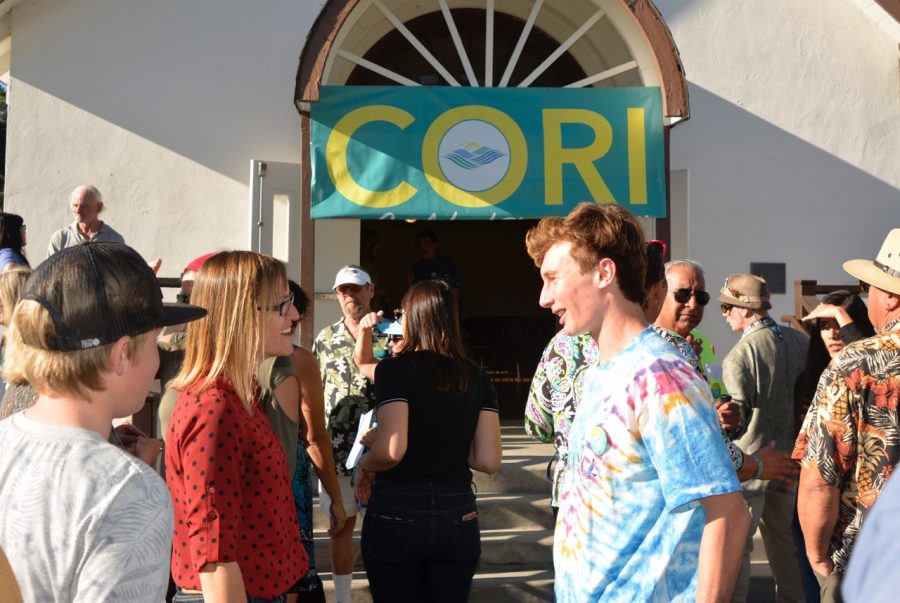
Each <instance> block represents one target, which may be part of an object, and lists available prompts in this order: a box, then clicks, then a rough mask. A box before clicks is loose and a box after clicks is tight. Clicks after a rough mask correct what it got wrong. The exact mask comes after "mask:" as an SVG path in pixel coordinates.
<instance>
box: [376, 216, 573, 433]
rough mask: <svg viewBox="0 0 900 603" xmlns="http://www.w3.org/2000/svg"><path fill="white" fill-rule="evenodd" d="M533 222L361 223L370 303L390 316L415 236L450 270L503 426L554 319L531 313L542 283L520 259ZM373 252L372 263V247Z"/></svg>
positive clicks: (520, 401) (513, 413) (521, 398)
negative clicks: (427, 234)
mask: <svg viewBox="0 0 900 603" xmlns="http://www.w3.org/2000/svg"><path fill="white" fill-rule="evenodd" d="M535 223H536V221H535V220H500V221H465V222H453V221H421V220H419V221H416V222H413V223H409V222H406V221H403V220H397V221H377V220H365V221H363V222H362V224H361V235H360V237H361V241H360V254H361V260H362V261H363V262H364V263H371V266H373V267H374V271H375V272H376V274H375V275H374V278H375V279H376V302H377V303H378V304H379V306H380V307H379V309H382V310H384V311H385V315H386V316H389V315H390V313H391V311H392V310H393V309H394V308H397V307H399V305H400V300H401V299H402V297H403V294H404V292H405V291H406V288H407V275H408V274H409V272H410V271H411V269H412V266H413V264H414V263H415V262H416V261H417V260H418V259H419V258H420V252H419V247H418V244H417V240H416V239H417V234H418V233H419V232H421V231H422V230H426V229H427V230H431V231H433V232H434V233H435V234H436V235H437V237H438V246H439V247H438V249H439V253H440V254H441V255H444V256H446V257H448V258H450V259H451V260H452V261H453V263H454V264H455V265H456V269H457V271H458V273H459V280H460V320H461V323H462V329H463V337H464V339H465V341H466V345H467V350H468V352H469V354H470V355H471V358H472V360H474V361H475V362H476V363H478V364H479V365H480V366H482V367H483V368H484V369H485V370H486V371H487V372H488V374H489V375H490V376H491V379H492V380H493V382H494V387H495V388H496V390H497V396H498V399H499V403H500V416H501V418H503V419H518V418H521V417H522V416H523V413H524V408H525V401H526V396H527V394H528V386H529V384H530V383H531V377H532V376H533V375H534V370H535V368H536V367H537V364H538V361H539V360H540V356H541V352H542V351H543V349H544V346H546V344H547V342H548V341H549V340H550V338H551V337H553V334H554V333H555V332H556V324H557V322H556V319H555V318H554V317H553V316H552V315H551V314H550V312H549V311H547V310H545V309H544V308H541V307H540V306H539V305H538V297H539V295H540V291H541V279H540V276H539V274H538V271H537V268H535V266H534V263H533V262H532V261H531V258H529V257H528V254H527V252H526V251H525V233H526V232H527V231H528V229H529V228H531V227H532V226H533V225H534V224H535ZM376 241H377V251H376V253H375V254H374V256H372V249H373V243H374V242H376Z"/></svg>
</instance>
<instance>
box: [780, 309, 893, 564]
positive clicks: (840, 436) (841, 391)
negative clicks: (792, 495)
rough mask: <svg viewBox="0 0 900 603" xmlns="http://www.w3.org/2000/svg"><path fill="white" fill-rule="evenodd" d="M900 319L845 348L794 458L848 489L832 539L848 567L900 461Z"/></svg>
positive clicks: (835, 557)
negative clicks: (864, 525)
mask: <svg viewBox="0 0 900 603" xmlns="http://www.w3.org/2000/svg"><path fill="white" fill-rule="evenodd" d="M898 404H900V320H898V321H894V322H891V323H889V324H888V325H886V326H885V329H884V330H883V331H882V332H881V333H879V334H877V335H875V336H874V337H869V338H868V339H862V340H860V341H857V342H854V343H852V344H850V345H848V346H847V347H845V348H844V349H843V350H842V351H841V353H840V354H839V355H838V356H837V357H836V358H835V359H833V360H832V361H831V364H829V365H828V368H826V369H825V371H824V372H823V373H822V377H821V378H820V379H819V385H818V387H817V388H816V396H815V398H814V399H813V403H812V405H810V407H809V410H808V411H807V413H806V418H805V419H804V421H803V427H802V428H801V430H800V435H799V436H797V442H796V445H795V447H794V453H793V457H794V458H795V459H800V461H801V463H802V464H803V466H804V468H806V469H809V470H812V471H815V472H817V473H818V474H820V475H821V476H822V479H823V480H825V481H826V482H827V483H829V484H831V485H833V486H836V487H837V488H839V489H840V491H841V497H840V504H839V507H838V520H837V524H836V525H835V527H834V533H833V534H832V537H831V547H830V550H831V559H832V561H833V562H834V567H835V571H837V572H840V573H844V572H845V570H846V568H847V561H848V560H849V559H850V553H851V552H852V549H853V543H854V542H855V541H856V536H857V534H859V530H860V527H861V526H862V522H863V518H864V517H865V515H866V514H867V513H868V510H869V509H871V508H872V505H873V504H875V501H876V500H877V499H878V496H879V495H880V494H881V491H882V490H883V489H884V486H885V484H886V483H887V481H888V478H889V477H890V476H891V472H892V471H893V469H894V465H896V464H897V462H898V461H900V428H898V419H900V412H898V408H897V407H898Z"/></svg>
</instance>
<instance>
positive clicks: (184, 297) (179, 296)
mask: <svg viewBox="0 0 900 603" xmlns="http://www.w3.org/2000/svg"><path fill="white" fill-rule="evenodd" d="M175 301H177V302H178V303H179V304H189V303H191V294H190V293H176V294H175Z"/></svg>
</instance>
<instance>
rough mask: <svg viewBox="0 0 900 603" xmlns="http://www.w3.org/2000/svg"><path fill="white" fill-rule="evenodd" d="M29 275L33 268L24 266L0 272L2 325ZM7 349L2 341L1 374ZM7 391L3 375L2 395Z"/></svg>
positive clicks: (1, 382) (0, 373)
mask: <svg viewBox="0 0 900 603" xmlns="http://www.w3.org/2000/svg"><path fill="white" fill-rule="evenodd" d="M29 276H31V268H26V267H22V266H19V267H16V268H13V269H10V270H7V271H5V272H0V325H3V326H4V327H8V326H9V321H10V320H11V319H12V313H13V309H14V308H15V307H16V302H17V301H19V294H20V293H21V292H22V287H24V286H25V281H27V280H28V277H29ZM5 351H6V341H4V342H3V343H0V375H2V371H3V357H4V354H5ZM5 393H6V377H3V379H2V380H0V396H3V395H4V394H5ZM0 412H2V411H0ZM5 418H6V416H2V414H0V419H5Z"/></svg>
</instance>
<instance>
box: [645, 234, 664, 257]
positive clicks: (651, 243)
mask: <svg viewBox="0 0 900 603" xmlns="http://www.w3.org/2000/svg"><path fill="white" fill-rule="evenodd" d="M647 247H654V248H656V249H657V250H659V257H661V258H663V259H665V258H666V252H667V251H668V249H669V247H668V246H667V245H666V242H665V241H660V240H659V239H652V240H650V241H647Z"/></svg>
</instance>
